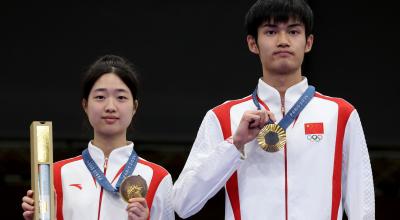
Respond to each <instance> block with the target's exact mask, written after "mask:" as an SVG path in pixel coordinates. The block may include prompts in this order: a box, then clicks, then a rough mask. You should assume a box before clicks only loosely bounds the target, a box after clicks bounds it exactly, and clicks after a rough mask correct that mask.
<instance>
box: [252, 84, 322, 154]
mask: <svg viewBox="0 0 400 220" xmlns="http://www.w3.org/2000/svg"><path fill="white" fill-rule="evenodd" d="M314 93H315V88H314V87H313V86H309V87H308V88H307V90H306V91H305V92H304V93H303V95H302V96H301V97H300V98H299V99H298V100H297V102H296V103H295V104H294V106H293V107H292V108H291V109H290V110H289V112H288V113H287V114H286V115H285V116H284V117H283V118H282V120H281V121H280V122H279V123H278V124H275V123H274V122H273V121H272V120H271V119H269V120H268V122H267V123H266V125H265V126H264V127H263V128H262V129H261V131H260V133H258V135H257V142H258V144H259V145H260V147H261V148H262V149H263V150H265V151H267V152H277V151H279V150H282V149H283V148H284V147H285V144H286V129H287V128H288V127H289V125H290V124H291V123H292V122H293V121H294V120H295V119H296V117H297V116H298V115H299V114H300V112H301V111H302V110H303V109H304V107H306V105H307V104H308V103H309V102H310V101H311V99H312V97H314ZM252 99H253V102H254V105H255V106H256V107H257V110H261V105H260V103H259V101H258V97H257V88H256V89H255V90H254V92H253V94H252Z"/></svg>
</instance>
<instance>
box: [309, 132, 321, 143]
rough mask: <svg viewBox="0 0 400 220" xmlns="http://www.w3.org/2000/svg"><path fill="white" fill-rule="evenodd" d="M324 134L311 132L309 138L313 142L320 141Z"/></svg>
mask: <svg viewBox="0 0 400 220" xmlns="http://www.w3.org/2000/svg"><path fill="white" fill-rule="evenodd" d="M322 137H323V136H322V135H317V134H309V135H307V140H309V141H311V142H320V141H321V140H322Z"/></svg>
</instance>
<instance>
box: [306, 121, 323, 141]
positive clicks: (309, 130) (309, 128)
mask: <svg viewBox="0 0 400 220" xmlns="http://www.w3.org/2000/svg"><path fill="white" fill-rule="evenodd" d="M304 134H305V135H306V137H307V140H308V141H310V142H320V141H321V140H322V138H323V136H324V123H322V122H317V123H305V124H304Z"/></svg>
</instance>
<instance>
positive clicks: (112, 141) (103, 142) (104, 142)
mask: <svg viewBox="0 0 400 220" xmlns="http://www.w3.org/2000/svg"><path fill="white" fill-rule="evenodd" d="M127 143H128V142H127V140H126V135H120V136H119V137H104V136H102V135H96V134H95V136H94V138H93V141H92V144H93V145H95V146H96V147H99V148H100V149H101V150H102V151H103V153H104V156H105V157H107V158H108V157H109V156H110V153H111V151H113V150H114V149H116V148H119V147H122V146H126V145H127Z"/></svg>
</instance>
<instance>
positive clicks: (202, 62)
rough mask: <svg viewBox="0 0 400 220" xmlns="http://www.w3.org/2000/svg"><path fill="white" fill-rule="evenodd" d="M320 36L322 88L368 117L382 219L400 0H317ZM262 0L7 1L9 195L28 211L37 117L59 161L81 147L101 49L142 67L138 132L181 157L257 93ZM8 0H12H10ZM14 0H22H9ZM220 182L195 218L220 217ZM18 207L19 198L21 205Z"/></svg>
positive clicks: (387, 195) (4, 89)
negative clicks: (85, 92) (234, 105)
mask: <svg viewBox="0 0 400 220" xmlns="http://www.w3.org/2000/svg"><path fill="white" fill-rule="evenodd" d="M309 2H310V5H311V7H312V8H313V11H314V14H315V29H314V34H315V40H314V46H313V49H312V51H311V52H310V53H309V54H308V55H307V56H306V60H305V63H304V70H303V74H304V75H305V76H307V77H308V80H309V83H310V84H311V85H314V86H316V88H317V90H318V91H319V92H321V93H323V94H325V95H329V96H337V97H342V98H345V99H346V100H347V101H349V102H350V103H352V104H353V105H354V106H355V107H356V108H357V110H358V111H359V114H360V116H361V120H362V123H363V125H364V131H365V135H366V139H367V143H368V148H369V152H370V155H371V163H372V166H373V172H374V182H375V193H376V213H377V214H376V216H377V219H396V216H397V218H398V217H399V216H400V215H399V214H396V213H394V211H393V210H394V208H395V207H399V205H400V187H399V185H400V178H399V176H400V138H399V136H398V133H399V129H398V125H399V124H400V119H399V117H398V116H397V115H398V113H397V111H398V109H399V107H400V106H399V103H398V101H396V100H398V99H399V98H398V96H399V94H400V88H399V86H398V83H397V82H396V80H395V78H397V74H398V70H397V68H396V67H397V64H398V61H397V59H398V58H399V51H400V47H399V43H398V41H399V40H398V36H399V33H400V32H399V30H398V29H399V28H398V22H399V20H400V15H399V13H398V9H397V8H396V7H394V5H393V4H394V3H392V2H391V1H379V2H376V1H361V0H354V1H309ZM253 3H254V1H196V2H191V1H180V0H173V1H146V2H136V1H92V2H90V3H88V2H87V3H80V4H72V3H57V4H54V5H52V4H44V3H38V2H31V3H28V2H26V3H23V2H13V3H8V5H2V7H0V18H1V19H0V25H1V27H2V31H1V39H2V40H1V41H0V42H1V52H0V55H1V59H0V62H1V67H2V73H1V75H0V94H1V96H0V103H1V105H0V106H1V109H0V115H1V116H3V117H2V122H3V123H2V126H1V127H0V153H1V154H0V165H1V166H0V174H1V176H0V178H1V180H0V184H1V185H0V193H1V195H3V198H6V199H2V200H1V202H0V203H1V204H0V206H1V207H2V208H4V209H5V210H17V211H12V212H6V214H7V215H9V216H8V219H18V218H20V216H21V213H22V212H21V211H19V208H20V200H21V197H22V195H23V194H24V193H25V192H26V189H27V188H29V184H30V167H29V166H30V162H29V126H30V123H31V122H32V121H37V120H44V121H52V122H53V138H54V147H55V153H54V154H55V155H54V157H55V160H59V159H65V158H67V157H69V156H74V155H76V154H79V153H80V152H81V151H82V149H83V148H84V147H85V146H86V145H87V142H88V140H89V138H90V135H91V134H90V132H88V131H87V130H85V129H84V128H82V121H83V120H82V119H83V116H84V115H83V113H82V111H81V106H80V79H81V75H82V73H83V72H84V71H85V70H86V68H87V67H88V65H89V64H90V63H92V62H93V61H94V60H96V59H97V58H98V57H100V56H102V55H104V54H108V53H113V54H117V55H121V56H124V57H126V58H128V59H129V60H131V61H132V62H133V63H134V64H135V65H136V69H137V70H138V72H139V74H140V81H141V93H140V94H139V97H140V99H139V103H140V104H139V108H140V109H139V112H138V114H137V118H136V119H135V121H134V131H133V132H132V133H131V134H130V136H131V138H133V140H135V142H136V143H137V145H138V146H139V154H141V155H142V156H143V157H145V158H146V159H149V160H151V161H155V162H157V163H159V164H161V165H163V166H164V167H166V168H167V169H168V170H169V171H170V172H171V175H172V177H173V178H174V179H176V178H177V177H178V175H179V173H180V171H181V169H182V168H183V165H184V162H185V160H186V157H187V155H188V153H189V151H190V148H191V144H192V142H193V140H194V138H195V135H196V132H197V129H198V127H199V125H200V123H201V120H202V118H203V116H204V115H205V113H206V111H207V110H208V109H210V108H212V107H213V106H216V105H218V104H220V103H222V102H223V101H225V100H228V99H237V98H241V97H244V96H247V95H248V94H250V92H251V91H252V90H253V89H254V87H255V85H256V83H257V79H258V77H260V76H261V68H260V64H259V61H258V57H257V56H255V55H252V54H251V53H250V52H249V51H248V49H247V44H246V41H245V37H246V36H245V32H244V16H245V14H246V12H247V10H248V9H249V7H250V6H251V5H252V4H253ZM3 4H4V3H3ZM10 4H13V5H10ZM223 203H224V198H223V194H222V193H219V194H218V195H217V196H216V197H215V198H214V199H212V200H210V202H209V203H208V204H207V205H206V207H205V208H204V209H203V210H202V211H201V212H200V213H199V214H198V215H195V216H194V217H192V218H190V219H203V218H205V217H208V218H210V219H223V212H224V208H223V207H224V205H223ZM15 206H17V209H16V208H15Z"/></svg>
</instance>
